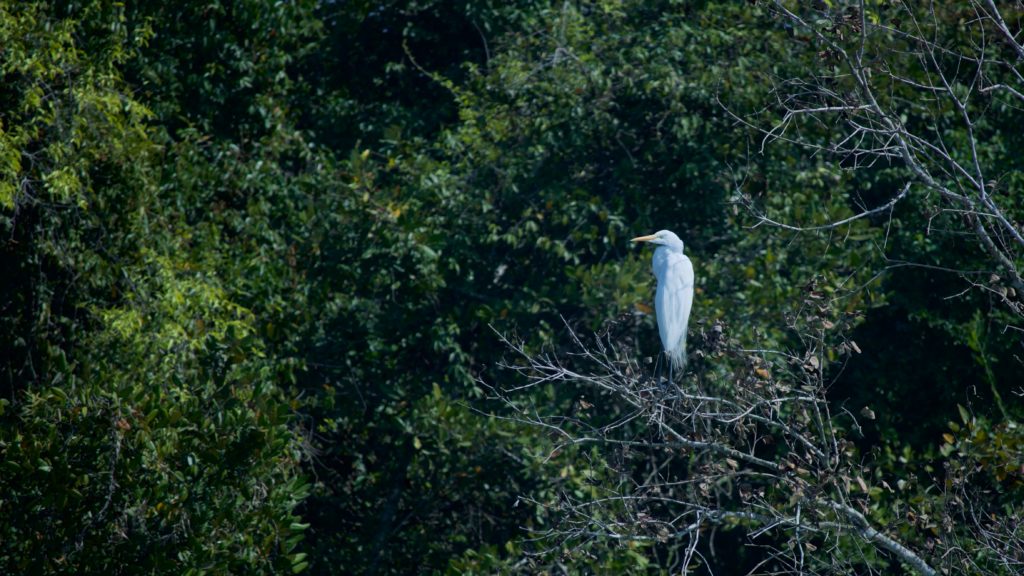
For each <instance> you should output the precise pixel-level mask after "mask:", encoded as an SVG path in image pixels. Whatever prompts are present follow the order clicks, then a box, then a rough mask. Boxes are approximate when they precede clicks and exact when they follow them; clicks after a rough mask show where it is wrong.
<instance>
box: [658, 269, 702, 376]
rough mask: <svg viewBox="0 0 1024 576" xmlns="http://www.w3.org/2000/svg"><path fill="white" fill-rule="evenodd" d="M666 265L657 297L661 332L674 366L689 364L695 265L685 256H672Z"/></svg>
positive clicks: (659, 277) (659, 330)
mask: <svg viewBox="0 0 1024 576" xmlns="http://www.w3.org/2000/svg"><path fill="white" fill-rule="evenodd" d="M662 265H663V266H664V269H663V270H661V271H660V272H663V273H662V274H658V292H657V294H656V295H655V298H654V307H655V310H656V312H657V314H658V332H659V333H660V335H661V344H662V346H664V348H665V352H666V353H668V356H669V358H671V359H672V363H673V364H674V365H677V366H682V365H683V364H684V363H685V362H686V329H687V324H688V323H689V321H690V308H691V307H692V305H693V264H691V263H690V259H689V258H687V257H686V256H685V255H683V254H679V253H672V254H668V256H667V258H665V260H664V261H663V262H662Z"/></svg>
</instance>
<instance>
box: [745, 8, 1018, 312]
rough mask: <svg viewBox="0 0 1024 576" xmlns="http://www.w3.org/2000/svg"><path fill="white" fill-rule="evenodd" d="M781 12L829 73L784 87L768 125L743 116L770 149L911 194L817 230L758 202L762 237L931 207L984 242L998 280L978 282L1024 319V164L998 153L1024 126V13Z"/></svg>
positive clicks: (815, 72) (795, 37)
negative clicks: (898, 176)
mask: <svg viewBox="0 0 1024 576" xmlns="http://www.w3.org/2000/svg"><path fill="white" fill-rule="evenodd" d="M768 4H769V5H770V6H771V7H772V9H773V10H774V11H775V13H776V14H777V16H778V21H779V22H780V24H781V25H782V26H784V27H785V28H786V29H787V30H789V31H790V32H791V34H792V44H793V46H797V47H799V46H805V47H806V49H807V50H809V51H812V52H813V53H814V56H815V60H816V61H817V63H818V66H817V67H816V68H814V69H809V70H807V72H806V74H803V75H801V76H799V77H790V78H773V79H771V80H772V82H773V86H774V101H773V102H772V103H771V105H769V106H767V107H766V108H765V109H764V110H762V111H760V112H759V113H756V114H752V115H749V114H748V115H744V114H740V113H738V112H733V111H731V110H730V113H733V114H734V117H735V118H736V119H737V120H738V121H740V122H741V123H743V124H745V125H747V126H749V127H751V128H753V129H754V130H756V131H757V132H759V133H760V134H761V147H762V150H763V148H764V147H765V146H768V145H771V144H773V143H780V142H782V143H789V144H795V145H798V146H799V147H801V148H803V149H805V150H806V151H807V152H808V153H811V154H817V155H824V156H826V157H829V158H832V159H833V160H834V161H835V162H836V164H837V165H839V166H842V167H844V168H846V169H849V170H859V169H863V168H867V167H872V166H877V165H879V164H884V165H886V166H892V167H898V168H900V169H902V170H903V171H904V172H905V174H906V182H905V183H904V184H903V185H902V186H900V187H898V189H897V191H895V192H894V193H893V194H892V196H891V198H889V200H888V201H885V202H882V203H880V205H877V206H873V207H872V206H863V207H862V208H861V209H860V210H859V211H858V212H857V213H856V214H854V215H853V216H851V217H848V218H842V219H835V220H833V221H831V222H827V223H825V224H819V225H817V226H805V225H800V224H798V223H793V222H782V221H779V220H778V219H773V218H772V217H771V216H770V215H768V214H766V213H764V212H763V211H761V210H758V209H757V208H756V207H755V206H754V204H753V203H752V202H748V206H749V207H750V208H751V209H752V210H753V212H754V214H755V216H756V218H757V219H758V223H759V225H760V224H765V225H772V226H777V227H780V228H785V229H789V230H793V231H811V230H823V229H835V228H838V227H840V226H844V225H847V224H850V223H851V222H853V221H855V220H859V219H863V218H868V217H877V216H879V215H881V216H885V215H888V214H891V210H892V209H893V207H894V206H895V205H897V204H899V203H905V202H915V203H918V206H917V209H919V210H922V211H923V212H924V213H925V214H927V215H928V221H929V223H930V222H931V221H932V220H934V219H936V218H939V217H942V218H944V219H946V221H947V222H951V223H953V227H954V228H956V229H957V230H958V232H963V233H966V234H969V235H970V236H972V237H973V238H974V239H975V240H976V242H977V244H978V246H979V248H980V250H981V251H983V252H984V254H986V255H987V257H988V258H989V259H990V260H991V262H992V264H993V266H992V268H993V269H995V270H997V271H998V272H999V273H998V274H994V275H992V274H984V275H983V276H981V277H979V278H980V279H977V280H975V279H971V283H972V284H973V285H974V286H976V287H979V288H982V289H986V290H991V291H992V292H993V293H995V294H997V295H998V297H999V299H1000V300H1001V301H1002V302H1003V303H1004V304H1005V305H1006V306H1007V308H1008V309H1010V310H1011V311H1013V312H1014V313H1016V314H1017V315H1024V304H1022V303H1021V301H1020V300H1019V299H1018V297H1017V296H1018V295H1020V294H1022V293H1024V277H1022V273H1021V266H1022V264H1024V262H1022V255H1024V233H1022V226H1021V224H1022V222H1021V218H1022V215H1024V211H1022V210H1021V190H1016V189H1012V188H1013V187H1015V186H1016V187H1019V186H1020V179H1019V177H1017V176H1016V175H1015V173H1018V172H1019V171H1020V170H1021V169H1022V168H1024V159H1021V158H1019V157H1017V158H1014V157H1011V156H1008V155H1007V153H1006V152H1005V151H1003V150H1002V149H1001V148H1000V146H1002V144H1000V143H994V144H991V143H990V142H989V139H990V138H991V137H992V136H993V134H996V133H998V132H999V131H998V130H994V129H993V128H994V127H1001V128H1002V130H1004V131H1005V130H1007V129H1009V130H1013V128H1008V127H1009V126H1013V125H1014V124H1017V125H1018V126H1019V125H1020V123H1022V122H1024V27H1022V23H1024V3H1022V2H1020V0H1016V1H1012V2H1001V3H997V2H995V1H994V0H970V1H964V2H911V1H897V2H892V3H883V4H879V3H866V2H864V1H863V0H860V1H857V0H852V1H850V0H848V1H842V0H836V1H833V2H788V1H782V0H773V1H771V2H769V3H768ZM794 49H796V50H800V48H794ZM726 109H727V110H728V109H729V108H728V106H726ZM1000 125H1001V126H1000ZM1017 129H1018V130H1019V129H1020V128H1017ZM1008 188H1010V189H1008ZM748 200H749V198H748ZM929 227H930V224H929Z"/></svg>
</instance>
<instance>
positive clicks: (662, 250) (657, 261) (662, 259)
mask: <svg viewBox="0 0 1024 576" xmlns="http://www.w3.org/2000/svg"><path fill="white" fill-rule="evenodd" d="M673 252H675V253H677V254H681V253H682V252H683V247H682V246H665V245H662V246H658V247H657V248H655V250H654V257H653V258H652V259H651V267H652V268H654V276H655V277H656V278H657V279H658V281H659V282H661V281H662V280H663V278H662V276H663V275H664V274H665V271H666V270H668V255H669V254H672V253H673Z"/></svg>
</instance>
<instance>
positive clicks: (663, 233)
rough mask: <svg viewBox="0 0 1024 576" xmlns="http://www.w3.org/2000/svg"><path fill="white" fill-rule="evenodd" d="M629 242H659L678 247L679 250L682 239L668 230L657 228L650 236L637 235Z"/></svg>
mask: <svg viewBox="0 0 1024 576" xmlns="http://www.w3.org/2000/svg"><path fill="white" fill-rule="evenodd" d="M630 242H650V243H651V244H659V245H661V246H668V247H669V248H678V249H679V251H680V252H682V250H683V241H682V240H680V239H679V236H676V235H675V233H674V232H670V231H668V230H658V231H657V232H655V233H654V234H651V235H650V236H637V237H636V238H633V239H632V240H630Z"/></svg>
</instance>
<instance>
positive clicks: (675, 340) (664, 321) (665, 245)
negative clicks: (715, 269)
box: [631, 230, 693, 382]
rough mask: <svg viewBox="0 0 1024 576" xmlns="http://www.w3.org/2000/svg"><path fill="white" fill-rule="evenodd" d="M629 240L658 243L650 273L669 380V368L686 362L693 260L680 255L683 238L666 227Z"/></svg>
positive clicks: (670, 378)
mask: <svg viewBox="0 0 1024 576" xmlns="http://www.w3.org/2000/svg"><path fill="white" fill-rule="evenodd" d="M631 242H650V243H651V244H657V245H658V248H657V249H656V250H655V251H654V258H653V260H652V267H653V268H654V276H655V277H656V278H657V279H658V291H657V293H656V294H655V296H654V311H655V312H656V314H657V316H658V332H659V333H660V334H661V345H662V346H663V347H664V348H665V356H667V357H668V363H669V373H668V374H669V376H668V379H669V381H670V382H671V381H672V368H679V369H680V370H682V369H683V368H684V367H685V366H686V325H687V323H688V322H689V321H690V307H691V306H692V305H693V264H691V263H690V259H689V258H687V257H686V256H685V255H683V241H682V240H680V239H679V236H676V235H675V234H674V233H672V232H669V231H668V230H661V231H658V232H655V233H654V234H651V235H650V236H639V237H637V238H633V239H632V240H631Z"/></svg>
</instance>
